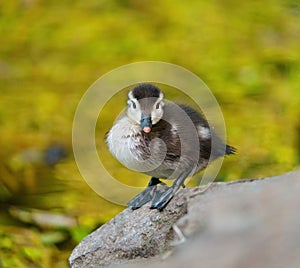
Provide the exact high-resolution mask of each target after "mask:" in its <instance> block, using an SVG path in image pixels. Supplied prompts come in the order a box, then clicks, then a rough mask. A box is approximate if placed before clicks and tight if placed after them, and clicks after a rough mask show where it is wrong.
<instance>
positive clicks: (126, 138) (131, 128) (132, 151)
mask: <svg viewBox="0 0 300 268" xmlns="http://www.w3.org/2000/svg"><path fill="white" fill-rule="evenodd" d="M140 132H141V128H140V126H139V125H135V124H133V123H132V122H131V121H130V120H129V119H128V118H127V117H123V118H121V119H120V120H119V121H117V122H116V123H115V124H114V125H113V127H112V128H111V129H110V131H109V132H108V135H107V139H106V142H107V146H108V148H109V150H110V152H111V153H112V155H113V156H114V157H115V158H116V159H118V160H119V161H120V162H121V163H122V164H123V165H125V166H127V167H129V168H132V164H133V163H135V162H137V161H141V160H142V156H141V154H140V153H139V151H138V150H136V148H137V145H138V144H140V139H141V137H140Z"/></svg>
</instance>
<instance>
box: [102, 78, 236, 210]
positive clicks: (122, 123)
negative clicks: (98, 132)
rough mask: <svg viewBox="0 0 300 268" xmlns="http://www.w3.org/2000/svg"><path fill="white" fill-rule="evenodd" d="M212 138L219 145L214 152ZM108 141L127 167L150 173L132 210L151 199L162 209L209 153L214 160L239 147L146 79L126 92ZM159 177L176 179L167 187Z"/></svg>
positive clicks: (110, 148)
mask: <svg viewBox="0 0 300 268" xmlns="http://www.w3.org/2000/svg"><path fill="white" fill-rule="evenodd" d="M213 138H214V141H217V146H215V147H216V148H214V150H213V151H212V146H211V142H212V139H213ZM106 144H107V146H108V148H109V151H110V152H111V154H112V155H113V156H114V157H115V158H116V159H117V160H118V161H119V162H121V163H122V164H123V165H124V166H126V167H127V168H130V169H133V170H136V171H139V172H142V173H145V174H147V175H150V176H151V179H150V181H149V184H148V186H147V188H146V189H145V190H143V191H142V192H141V193H140V194H138V195H137V196H136V197H134V198H133V199H132V200H130V201H129V202H128V203H127V205H128V206H130V207H131V208H132V209H133V210H134V209H138V208H140V207H141V206H143V205H144V204H146V203H148V202H149V201H152V203H151V207H150V208H152V209H158V210H162V209H163V208H165V206H166V205H167V204H168V203H169V201H170V200H171V199H172V198H173V196H174V195H175V194H176V192H177V191H178V190H179V188H180V187H181V186H182V187H185V185H184V181H185V179H186V178H187V177H189V176H192V175H193V174H195V173H196V172H198V171H200V170H202V169H204V168H205V167H206V166H207V165H208V163H209V159H210V156H212V159H213V160H214V159H216V158H218V157H221V156H224V155H229V154H233V153H234V152H235V148H233V147H231V146H229V145H225V144H224V142H223V141H222V140H221V139H220V138H219V137H218V136H217V135H216V134H215V133H214V132H213V131H212V130H211V129H210V127H209V124H208V122H207V120H206V119H205V118H204V116H203V115H202V114H201V113H199V112H198V111H196V110H194V109H193V108H191V107H189V106H187V105H182V104H176V103H172V102H167V101H165V100H164V95H163V93H162V91H161V90H160V89H159V88H158V87H157V86H154V85H152V84H148V83H143V84H139V85H137V86H136V87H134V88H133V89H132V90H131V91H130V92H129V93H128V100H127V109H126V112H125V114H124V115H123V116H122V117H121V118H120V119H119V120H117V122H116V123H115V124H114V125H113V126H112V128H111V129H110V130H109V131H108V133H107V135H106ZM160 179H175V181H174V183H173V185H172V186H171V187H167V186H166V184H165V183H163V182H162V181H161V180H160Z"/></svg>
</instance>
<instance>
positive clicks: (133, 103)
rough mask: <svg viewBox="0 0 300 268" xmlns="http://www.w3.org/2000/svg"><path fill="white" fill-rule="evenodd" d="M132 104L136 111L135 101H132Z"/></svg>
mask: <svg viewBox="0 0 300 268" xmlns="http://www.w3.org/2000/svg"><path fill="white" fill-rule="evenodd" d="M131 102H132V107H133V109H136V104H135V102H134V101H131Z"/></svg>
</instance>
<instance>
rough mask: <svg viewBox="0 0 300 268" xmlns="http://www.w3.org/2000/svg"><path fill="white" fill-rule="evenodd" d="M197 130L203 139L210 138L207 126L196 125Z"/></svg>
mask: <svg viewBox="0 0 300 268" xmlns="http://www.w3.org/2000/svg"><path fill="white" fill-rule="evenodd" d="M197 130H198V133H199V136H200V137H201V138H203V139H209V138H210V130H209V128H207V127H203V126H197Z"/></svg>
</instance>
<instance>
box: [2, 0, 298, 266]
mask: <svg viewBox="0 0 300 268" xmlns="http://www.w3.org/2000/svg"><path fill="white" fill-rule="evenodd" d="M0 33H1V44H0V85H1V86H0V94H1V95H0V132H1V136H0V148H1V150H0V202H1V203H0V208H1V210H0V259H1V264H0V267H68V265H67V261H66V260H67V258H68V256H69V254H70V252H71V250H72V248H73V247H74V246H75V245H76V244H77V243H78V242H79V241H80V240H81V239H82V238H83V237H84V236H85V235H86V234H88V233H90V232H91V231H92V230H94V229H95V228H97V227H98V226H100V225H101V224H103V223H104V222H106V221H107V220H109V219H110V218H111V217H113V216H114V215H116V214H117V213H118V212H119V211H121V210H122V209H123V207H120V206H117V205H115V204H112V203H109V202H107V201H105V200H103V199H101V198H100V197H99V196H97V195H96V194H95V193H94V192H93V191H92V190H91V189H90V188H89V187H88V186H87V184H86V183H85V181H84V180H83V179H82V178H81V175H80V174H79V172H78V170H77V167H76V163H75V162H74V158H73V154H72V146H71V134H72V120H73V116H74V112H75V110H76V106H77V104H78V102H79V101H80V99H81V97H82V95H83V94H84V92H85V91H86V90H87V88H88V87H89V86H90V85H91V84H92V83H93V82H94V81H95V80H96V79H98V78H99V77H100V76H101V75H103V74H105V73H106V72H108V71H110V70H112V69H114V68H116V67H119V66H121V65H124V64H128V63H131V62H136V61H145V60H157V61H166V62H171V63H174V64H178V65H181V66H183V67H185V68H187V69H189V70H190V71H192V72H194V73H195V74H197V75H198V76H200V77H201V78H202V79H203V81H204V82H205V83H206V84H207V85H208V86H209V88H210V89H211V90H212V92H213V93H214V94H215V96H216V98H217V100H218V101H219V103H220V106H221V108H222V111H223V113H224V117H225V121H226V125H227V135H228V143H229V144H231V145H233V146H235V147H237V148H238V154H237V155H236V156H233V157H230V158H226V159H225V161H224V165H223V167H222V171H221V173H220V174H219V180H235V179H239V178H249V177H267V176H273V175H276V174H280V173H284V172H288V171H291V170H294V169H297V167H298V166H299V162H300V120H299V116H300V106H299V105H300V62H299V60H300V4H299V2H298V1H296V0H287V1H279V0H278V1H276V0H262V1H245V2H241V1H237V0H228V1H220V0H215V1H196V0H191V1H179V0H163V1H150V0H140V1H139V0H115V1H111V0H86V1H70V0H65V1H42V0H20V1H16V0H11V1H1V2H0ZM124 97H125V95H124ZM124 104H125V99H123V98H121V97H120V98H118V106H119V109H122V107H123V105H124ZM107 114H108V113H107ZM112 120H113V118H107V120H106V122H107V126H106V129H105V131H107V130H108V129H109V127H110V126H111V124H112ZM101 142H103V141H99V143H101ZM112 161H113V160H112ZM110 168H111V169H112V170H113V171H112V172H116V174H119V175H118V176H119V177H122V179H123V180H124V181H125V182H126V181H127V176H128V182H130V181H132V175H130V176H129V175H128V174H129V173H126V172H127V171H124V169H122V168H121V167H120V166H118V165H117V164H112V165H111V167H110ZM119 168H120V169H119ZM99 176H101V174H99ZM137 176H140V175H137ZM143 178H145V179H144V180H143V182H142V183H141V184H144V185H145V184H146V183H147V177H145V176H144V177H143ZM194 184H195V183H194ZM191 185H193V180H192V181H191Z"/></svg>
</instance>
